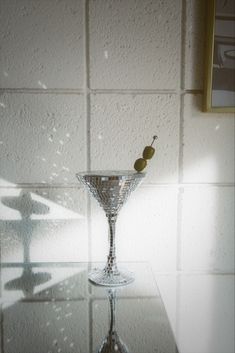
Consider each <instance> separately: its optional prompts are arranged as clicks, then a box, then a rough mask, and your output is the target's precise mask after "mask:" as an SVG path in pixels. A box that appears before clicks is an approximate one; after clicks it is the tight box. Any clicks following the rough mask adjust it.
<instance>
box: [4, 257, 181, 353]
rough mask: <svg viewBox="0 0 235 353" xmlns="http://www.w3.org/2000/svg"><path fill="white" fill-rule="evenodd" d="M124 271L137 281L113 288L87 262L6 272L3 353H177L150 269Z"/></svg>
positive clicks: (134, 267) (143, 265) (137, 265)
mask: <svg viewBox="0 0 235 353" xmlns="http://www.w3.org/2000/svg"><path fill="white" fill-rule="evenodd" d="M99 265H102V264H99ZM92 266H94V264H92ZM123 266H125V267H127V268H128V269H130V270H131V271H133V272H134V273H135V281H134V282H133V283H131V284H129V285H128V286H125V287H118V288H115V289H110V288H105V287H98V286H94V285H92V284H91V283H90V282H88V280H87V274H88V271H89V270H90V268H91V264H88V263H81V264H74V265H71V264H70V265H66V264H64V265H63V264H60V265H57V266H56V265H47V266H46V267H42V266H34V267H32V266H31V265H28V266H27V265H24V266H23V267H22V266H19V267H9V268H8V267H5V268H3V269H2V271H1V272H2V273H1V276H2V289H1V291H2V292H1V308H2V310H1V325H2V327H1V349H0V351H1V350H2V352H1V353H54V352H56V353H72V352H76V353H93V352H94V353H95V352H97V353H98V352H100V353H104V352H105V353H108V352H110V353H111V352H117V353H118V352H122V353H177V352H178V350H177V347H176V344H175V339H174V336H173V333H172V330H171V327H170V324H169V321H168V318H167V314H166V311H165V308H164V305H163V302H162V299H161V297H160V294H159V291H158V288H157V285H156V283H155V280H154V277H153V275H152V273H151V269H150V268H149V267H148V264H146V263H128V264H123ZM111 346H112V349H113V350H112V349H111V348H110V347H111ZM108 347H109V348H108Z"/></svg>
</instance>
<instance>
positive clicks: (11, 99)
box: [0, 94, 86, 185]
mask: <svg viewBox="0 0 235 353" xmlns="http://www.w3.org/2000/svg"><path fill="white" fill-rule="evenodd" d="M0 102H1V106H0V123H1V130H0V141H1V145H0V182H1V184H2V185H4V184H7V183H13V184H14V183H19V182H20V183H28V182H30V183H35V182H36V183H46V182H48V183H67V182H73V183H74V182H75V183H76V178H75V173H76V172H77V171H79V170H83V169H84V168H85V166H86V157H85V153H86V152H85V149H86V147H85V143H86V141H85V117H84V110H83V97H82V96H77V95H70V96H69V95H61V94H58V95H53V94H48V95H46V94H3V95H2V96H0Z"/></svg>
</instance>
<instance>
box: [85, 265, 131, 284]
mask: <svg viewBox="0 0 235 353" xmlns="http://www.w3.org/2000/svg"><path fill="white" fill-rule="evenodd" d="M88 278H89V280H90V281H91V282H92V283H94V284H97V285H100V286H107V287H118V286H125V285H127V284H129V283H132V282H133V281H134V279H135V278H134V275H133V273H132V272H130V271H127V270H125V269H122V270H121V271H119V270H118V271H115V272H113V273H112V272H111V273H110V272H108V271H107V270H106V268H104V269H103V270H101V269H98V268H94V269H93V270H92V271H91V272H89V274H88Z"/></svg>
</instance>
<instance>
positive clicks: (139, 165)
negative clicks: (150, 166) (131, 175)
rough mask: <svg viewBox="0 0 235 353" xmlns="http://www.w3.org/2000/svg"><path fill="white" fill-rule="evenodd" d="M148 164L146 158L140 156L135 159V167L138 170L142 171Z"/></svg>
mask: <svg viewBox="0 0 235 353" xmlns="http://www.w3.org/2000/svg"><path fill="white" fill-rule="evenodd" d="M146 165H147V161H146V160H145V159H144V158H139V159H137V160H136V161H135V164H134V168H135V170H136V171H137V172H141V171H142V170H143V169H144V168H145V167H146Z"/></svg>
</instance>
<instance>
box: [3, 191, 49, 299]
mask: <svg viewBox="0 0 235 353" xmlns="http://www.w3.org/2000/svg"><path fill="white" fill-rule="evenodd" d="M2 203H3V204H4V205H5V206H7V207H10V208H12V209H14V210H17V211H19V212H20V214H21V218H22V219H21V220H20V221H19V222H18V221H17V222H16V227H15V230H16V232H17V234H18V236H19V238H20V239H21V241H22V243H23V263H24V264H23V273H22V275H21V276H20V277H19V278H15V279H13V280H11V281H9V282H7V283H6V284H5V286H4V287H5V289H6V290H22V291H23V294H24V296H25V297H28V296H31V295H32V294H33V293H34V289H35V287H36V286H38V285H40V284H43V283H46V282H47V281H49V280H50V279H51V275H50V273H47V272H37V273H34V272H33V270H32V265H31V264H30V242H31V238H32V234H33V229H34V222H35V221H32V220H31V216H32V215H33V214H36V215H45V214H47V213H49V210H50V209H49V207H48V206H46V205H44V204H43V203H41V202H38V201H35V200H33V199H32V197H31V194H30V192H28V191H26V192H25V191H21V193H20V195H19V196H16V197H13V196H9V197H8V196H6V197H3V198H2Z"/></svg>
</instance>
